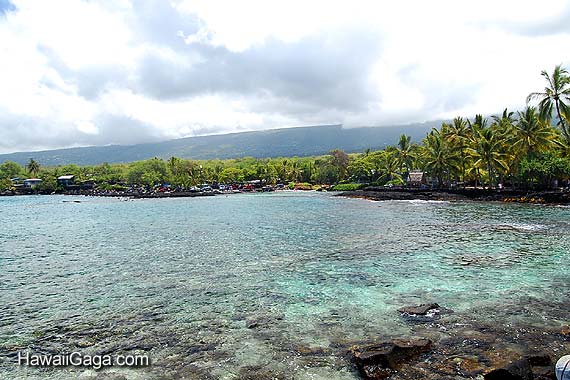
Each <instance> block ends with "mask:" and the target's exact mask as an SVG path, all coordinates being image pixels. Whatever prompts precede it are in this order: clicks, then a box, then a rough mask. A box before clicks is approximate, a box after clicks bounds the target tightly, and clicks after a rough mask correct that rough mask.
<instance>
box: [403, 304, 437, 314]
mask: <svg viewBox="0 0 570 380" xmlns="http://www.w3.org/2000/svg"><path fill="white" fill-rule="evenodd" d="M437 309H439V305H438V304H437V303H427V304H424V303H422V304H421V305H417V306H406V307H403V308H401V309H398V311H399V312H400V313H402V314H408V315H426V314H429V313H430V312H434V311H435V310H437Z"/></svg>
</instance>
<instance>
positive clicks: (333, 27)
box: [0, 0, 570, 153]
mask: <svg viewBox="0 0 570 380" xmlns="http://www.w3.org/2000/svg"><path fill="white" fill-rule="evenodd" d="M568 20H570V2H569V1H568V0H564V1H561V0H543V1H541V2H540V3H538V2H536V1H520V0H519V1H509V0H506V1H496V0H493V1H487V0H479V1H476V2H475V1H473V2H465V1H453V0H449V1H443V0H432V1H425V0H408V1H405V2H395V1H390V2H388V1H364V0H362V1H360V0H352V1H350V2H348V1H331V0H323V1H321V0H311V1H306V0H304V1H298V0H287V1H280V0H275V1H266V0H240V1H235V0H227V1H216V0H171V1H169V0H148V1H146V0H133V1H129V0H100V1H95V0H91V1H80V0H57V1H45V0H0V153H8V152H14V151H29V150H43V149H52V148H62V147H73V146H88V145H108V144H135V143H141V142H151V141H160V140H166V139H172V138H179V137H188V136H194V135H207V134H219V133H230V132H239V131H248V130H261V129H270V128H281V127H294V126H308V125H321V124H342V125H343V126H345V127H357V126H386V125H399V124H402V125H405V124H409V123H415V122H424V121H431V120H437V119H448V118H453V117H455V116H472V115H474V114H476V113H482V114H486V115H488V114H493V113H498V112H501V111H502V110H503V109H504V108H505V107H508V108H509V109H512V110H516V109H522V108H523V107H524V106H525V98H526V95H528V94H529V93H530V92H532V91H539V90H542V89H543V88H544V85H545V83H544V81H543V78H542V77H541V76H540V72H541V71H542V70H548V71H552V69H553V68H554V66H555V65H557V64H563V65H565V66H566V67H569V66H570V65H569V64H570V61H569V60H570V56H569V55H568V46H570V22H569V21H568ZM569 68H570V67H569Z"/></svg>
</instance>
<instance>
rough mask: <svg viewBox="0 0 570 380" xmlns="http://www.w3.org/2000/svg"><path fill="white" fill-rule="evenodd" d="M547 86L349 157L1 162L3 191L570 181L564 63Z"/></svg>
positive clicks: (337, 153)
mask: <svg viewBox="0 0 570 380" xmlns="http://www.w3.org/2000/svg"><path fill="white" fill-rule="evenodd" d="M542 76H543V78H544V79H545V82H546V85H545V88H544V89H543V91H540V92H534V93H531V94H529V95H528V97H527V99H526V100H527V106H526V108H525V109H523V110H520V111H517V112H510V111H508V110H507V109H505V110H504V111H503V112H502V114H500V115H495V116H492V117H484V116H483V115H476V116H475V117H474V118H463V117H457V118H455V119H454V120H453V121H450V122H444V123H442V125H441V127H440V128H434V129H432V130H431V131H430V132H429V133H428V134H427V136H426V137H425V138H424V139H423V141H421V142H420V143H419V144H417V143H413V142H412V141H411V139H410V137H409V136H406V135H405V134H403V135H402V136H401V137H400V139H399V141H398V142H397V144H396V145H394V146H389V147H387V148H385V149H382V150H376V151H372V150H370V149H367V150H366V151H364V152H362V153H353V154H347V153H345V152H343V151H342V150H339V149H337V150H333V151H331V152H330V153H329V154H327V155H323V156H316V157H286V158H266V159H257V158H251V157H246V158H237V159H230V160H207V161H197V160H186V159H181V158H177V157H171V158H170V159H168V160H163V159H160V158H153V159H150V160H145V161H137V162H132V163H125V164H108V163H104V164H101V165H97V166H82V167H80V166H77V165H66V166H58V167H42V166H41V165H40V164H39V163H38V162H36V161H35V160H33V159H31V160H30V162H29V163H28V164H27V165H26V166H25V167H23V166H20V165H18V164H16V163H14V162H9V161H7V162H4V163H3V164H2V165H0V190H5V189H8V188H10V187H11V186H12V181H10V179H11V178H15V177H24V178H27V177H37V178H40V179H42V180H43V183H42V185H41V186H42V189H43V190H48V191H49V190H52V189H53V190H56V188H57V183H56V178H57V177H58V176H60V175H74V176H75V177H76V181H78V182H81V181H91V182H93V183H95V184H97V185H98V186H99V187H101V188H103V189H113V188H120V187H124V186H128V185H137V186H145V187H153V186H156V185H161V184H164V183H169V184H171V185H173V186H175V187H179V188H189V187H191V186H195V185H198V184H201V183H212V182H217V183H225V184H231V183H243V182H245V181H251V180H262V181H263V182H264V183H267V184H275V183H279V182H281V183H299V182H301V183H313V184H338V183H360V184H364V183H366V184H376V185H385V184H393V185H400V184H404V182H405V176H406V174H407V173H409V172H410V171H412V170H420V171H423V172H425V173H426V175H427V176H428V177H430V178H431V179H432V180H433V184H434V185H435V186H438V187H450V186H476V187H487V188H494V187H497V186H499V184H500V185H503V186H512V187H526V188H528V187H534V188H547V187H550V186H552V185H553V184H554V182H555V180H563V181H567V180H568V179H569V178H570V76H569V74H568V71H567V70H566V69H565V68H563V67H562V66H560V65H559V66H556V67H555V68H554V70H553V72H552V73H547V72H546V71H543V72H542Z"/></svg>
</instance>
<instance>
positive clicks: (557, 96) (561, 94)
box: [526, 65, 570, 141]
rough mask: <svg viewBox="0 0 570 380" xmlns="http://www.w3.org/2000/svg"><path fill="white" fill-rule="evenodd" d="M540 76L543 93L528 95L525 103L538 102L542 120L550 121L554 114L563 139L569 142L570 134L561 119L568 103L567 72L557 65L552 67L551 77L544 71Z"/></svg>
mask: <svg viewBox="0 0 570 380" xmlns="http://www.w3.org/2000/svg"><path fill="white" fill-rule="evenodd" d="M541 75H542V76H543V77H544V79H546V82H547V85H546V87H545V88H544V91H543V92H532V93H530V94H529V95H528V96H527V98H526V101H527V103H530V102H532V101H536V102H538V108H539V110H540V115H541V117H542V118H543V119H544V120H550V118H551V117H552V115H553V114H554V113H555V114H556V116H557V117H558V124H559V125H560V127H561V129H562V134H563V135H564V138H565V139H566V140H568V141H570V132H569V131H568V124H567V123H566V122H565V120H564V118H563V117H562V113H563V112H565V111H567V110H568V102H569V101H570V80H569V79H568V71H566V69H564V68H563V67H562V65H557V66H556V67H554V71H553V72H552V75H549V74H548V73H547V72H546V71H545V70H543V71H542V72H541Z"/></svg>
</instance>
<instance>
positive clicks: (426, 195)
mask: <svg viewBox="0 0 570 380" xmlns="http://www.w3.org/2000/svg"><path fill="white" fill-rule="evenodd" d="M336 196H341V197H348V198H363V199H368V200H372V201H389V200H425V201H449V202H459V201H476V202H506V203H533V204H552V205H566V204H570V191H568V190H550V191H529V190H483V189H456V190H431V189H430V190H424V189H386V188H383V187H367V188H364V189H362V190H354V191H343V192H341V193H338V194H336Z"/></svg>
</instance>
